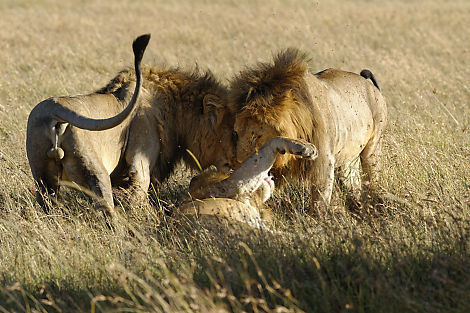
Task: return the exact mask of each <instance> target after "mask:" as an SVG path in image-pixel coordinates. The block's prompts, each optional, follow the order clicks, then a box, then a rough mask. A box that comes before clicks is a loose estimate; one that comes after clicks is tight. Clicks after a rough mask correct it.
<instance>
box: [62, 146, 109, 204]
mask: <svg viewBox="0 0 470 313" xmlns="http://www.w3.org/2000/svg"><path fill="white" fill-rule="evenodd" d="M89 157H91V156H90V155H89ZM93 159H94V160H95V161H94V162H87V161H85V160H83V159H82V158H77V157H74V156H70V155H66V157H65V158H64V160H63V166H64V171H65V174H66V175H67V177H68V178H69V179H70V181H72V182H75V183H76V184H77V185H79V186H81V187H85V188H87V189H88V190H89V191H91V192H92V193H93V194H95V195H96V197H95V198H94V199H93V200H94V202H95V208H96V209H97V210H99V211H105V212H107V210H108V209H112V208H113V207H114V203H113V191H112V187H111V178H110V177H109V174H108V172H107V171H106V168H105V167H104V165H103V164H101V163H100V162H97V160H99V158H98V157H95V158H93Z"/></svg>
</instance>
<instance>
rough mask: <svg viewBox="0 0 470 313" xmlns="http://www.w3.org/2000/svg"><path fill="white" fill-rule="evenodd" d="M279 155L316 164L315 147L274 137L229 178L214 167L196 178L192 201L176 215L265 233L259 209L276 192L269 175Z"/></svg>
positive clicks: (193, 184)
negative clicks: (221, 221)
mask: <svg viewBox="0 0 470 313" xmlns="http://www.w3.org/2000/svg"><path fill="white" fill-rule="evenodd" d="M278 153H280V154H285V153H289V154H291V155H293V156H292V157H293V158H295V159H297V158H298V156H300V157H302V158H304V159H309V160H314V159H315V158H316V157H317V156H318V152H317V149H316V147H315V146H314V145H313V144H310V143H307V142H305V141H303V140H296V139H289V138H285V137H274V138H272V139H270V140H269V141H267V142H266V143H265V144H264V145H263V146H262V147H261V148H260V149H259V150H258V151H257V152H255V153H253V154H252V155H251V156H250V157H249V158H247V159H246V160H245V161H244V162H243V163H241V164H240V166H239V167H238V168H237V169H236V170H235V171H234V172H233V173H232V174H231V175H230V176H227V175H225V174H221V173H220V172H218V171H217V169H216V168H215V167H213V168H209V169H207V170H206V171H204V172H202V173H201V174H200V175H199V176H196V177H195V178H193V180H192V181H191V184H190V187H189V190H190V191H189V192H190V195H191V197H192V201H191V202H188V203H186V204H184V205H183V206H181V207H180V208H179V210H178V212H177V213H178V214H183V215H185V216H188V215H189V216H191V215H196V216H197V217H199V218H206V219H207V218H211V217H215V218H226V219H228V220H229V222H233V221H235V222H239V223H242V224H247V225H249V226H251V227H255V228H264V229H266V226H265V224H264V222H263V220H262V219H261V215H260V212H259V208H260V206H261V205H262V204H263V203H264V202H266V200H268V199H269V197H270V196H271V194H272V192H273V190H274V182H273V180H272V177H271V176H270V175H269V174H268V173H269V170H270V169H271V167H272V166H273V164H274V161H275V160H276V157H277V155H278Z"/></svg>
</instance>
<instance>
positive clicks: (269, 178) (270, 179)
mask: <svg viewBox="0 0 470 313" xmlns="http://www.w3.org/2000/svg"><path fill="white" fill-rule="evenodd" d="M273 178H274V177H273V176H271V175H268V176H266V177H265V178H264V180H265V181H266V182H267V183H268V185H269V187H270V188H271V189H273V188H274V180H273Z"/></svg>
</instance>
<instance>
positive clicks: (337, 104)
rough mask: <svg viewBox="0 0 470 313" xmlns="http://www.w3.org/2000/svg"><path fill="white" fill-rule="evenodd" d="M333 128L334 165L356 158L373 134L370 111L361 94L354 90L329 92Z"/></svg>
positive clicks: (372, 121)
mask: <svg viewBox="0 0 470 313" xmlns="http://www.w3.org/2000/svg"><path fill="white" fill-rule="evenodd" d="M329 99H330V112H331V116H332V122H333V125H334V126H333V127H334V129H335V138H334V154H335V162H336V166H341V165H342V164H344V163H346V162H350V161H352V160H354V159H356V158H357V157H358V156H359V154H360V153H361V151H362V150H363V149H364V147H365V146H366V144H367V143H368V141H369V140H370V138H371V137H372V135H373V126H374V120H373V116H372V112H371V110H370V108H369V106H368V104H367V102H366V100H365V98H364V97H363V96H361V95H360V94H355V93H354V92H350V93H349V92H344V93H341V94H339V93H336V92H335V91H330V92H329Z"/></svg>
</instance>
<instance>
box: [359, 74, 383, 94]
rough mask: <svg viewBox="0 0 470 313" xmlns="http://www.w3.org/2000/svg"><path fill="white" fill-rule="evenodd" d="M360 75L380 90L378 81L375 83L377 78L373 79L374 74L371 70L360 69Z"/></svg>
mask: <svg viewBox="0 0 470 313" xmlns="http://www.w3.org/2000/svg"><path fill="white" fill-rule="evenodd" d="M360 75H361V76H362V77H364V78H365V79H370V80H371V82H372V83H373V84H374V86H375V87H377V89H378V90H379V91H380V87H379V83H377V80H376V79H375V76H374V74H372V72H371V71H369V70H362V71H361V74H360Z"/></svg>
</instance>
